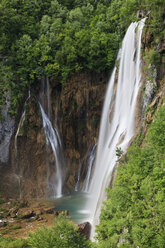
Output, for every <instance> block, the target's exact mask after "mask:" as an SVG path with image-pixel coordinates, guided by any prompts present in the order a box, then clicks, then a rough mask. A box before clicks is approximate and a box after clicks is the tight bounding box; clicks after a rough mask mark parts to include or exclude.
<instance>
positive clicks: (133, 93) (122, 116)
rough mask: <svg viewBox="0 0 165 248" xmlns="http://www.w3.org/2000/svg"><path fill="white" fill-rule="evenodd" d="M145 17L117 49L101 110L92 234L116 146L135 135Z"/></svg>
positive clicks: (124, 146)
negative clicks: (114, 64) (119, 49)
mask: <svg viewBox="0 0 165 248" xmlns="http://www.w3.org/2000/svg"><path fill="white" fill-rule="evenodd" d="M144 22H145V19H143V20H141V21H140V22H138V23H132V24H131V25H130V26H129V28H128V30H127V33H126V35H125V37H124V40H123V43H122V49H121V53H120V64H119V72H118V80H117V85H116V82H115V73H116V67H115V68H114V70H113V73H112V76H111V79H110V82H109V85H108V89H107V93H106V97H105V102H104V107H103V112H102V118H101V126H100V133H99V141H98V148H97V155H96V163H95V168H94V173H93V177H92V180H91V184H90V188H89V198H88V201H87V205H88V208H89V209H90V211H91V214H90V222H91V223H92V227H93V229H92V233H91V236H93V235H94V229H95V225H96V224H98V222H99V215H100V208H101V204H102V201H103V200H104V199H105V188H106V187H107V186H108V184H109V183H110V179H111V172H112V170H113V168H114V166H115V163H116V160H117V158H116V148H117V147H120V148H121V149H122V151H124V152H125V151H126V149H127V147H128V145H129V141H130V140H131V138H132V136H133V135H134V127H135V109H136V100H137V95H138V90H139V87H140V80H141V61H140V48H141V35H142V29H143V26H144Z"/></svg>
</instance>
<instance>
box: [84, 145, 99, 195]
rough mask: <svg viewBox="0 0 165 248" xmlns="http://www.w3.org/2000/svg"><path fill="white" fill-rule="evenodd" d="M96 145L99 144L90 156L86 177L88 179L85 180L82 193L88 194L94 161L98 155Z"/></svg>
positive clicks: (94, 147) (93, 148)
mask: <svg viewBox="0 0 165 248" xmlns="http://www.w3.org/2000/svg"><path fill="white" fill-rule="evenodd" d="M96 145H97V144H95V145H94V146H93V147H92V150H91V152H90V155H89V159H88V171H87V175H86V178H85V180H84V184H83V187H82V191H83V192H88V188H89V183H90V178H91V172H92V167H93V164H94V160H95V155H96Z"/></svg>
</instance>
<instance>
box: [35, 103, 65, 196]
mask: <svg viewBox="0 0 165 248" xmlns="http://www.w3.org/2000/svg"><path fill="white" fill-rule="evenodd" d="M39 106H40V110H41V114H42V120H43V127H44V131H45V136H46V143H47V145H48V144H50V146H51V148H52V151H53V154H54V158H55V163H56V167H55V169H56V171H55V178H54V195H55V197H61V195H62V171H61V169H62V161H61V159H60V157H61V154H62V144H61V139H60V135H59V132H58V130H57V128H53V126H52V123H51V121H50V120H49V118H48V116H47V115H46V113H45V111H44V109H43V107H42V105H41V104H40V103H39Z"/></svg>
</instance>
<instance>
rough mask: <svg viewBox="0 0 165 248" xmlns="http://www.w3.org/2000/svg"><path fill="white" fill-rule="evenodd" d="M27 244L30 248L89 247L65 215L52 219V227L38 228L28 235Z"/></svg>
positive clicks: (88, 243) (87, 242)
mask: <svg viewBox="0 0 165 248" xmlns="http://www.w3.org/2000/svg"><path fill="white" fill-rule="evenodd" d="M28 244H29V246H30V247H32V248H45V247H49V248H78V247H80V248H83V247H84V248H85V247H86V248H89V247H91V245H90V242H89V241H86V240H85V238H84V237H83V236H82V235H81V234H80V232H79V231H78V230H77V228H76V227H74V225H73V223H72V222H71V221H70V220H69V219H68V218H67V217H66V216H62V215H61V216H59V217H58V218H56V219H55V220H54V226H53V227H52V228H46V227H44V226H43V228H41V229H39V230H38V232H36V233H33V234H31V235H30V238H29V241H28Z"/></svg>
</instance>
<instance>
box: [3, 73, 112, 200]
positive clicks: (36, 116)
mask: <svg viewBox="0 0 165 248" xmlns="http://www.w3.org/2000/svg"><path fill="white" fill-rule="evenodd" d="M107 81H108V78H107V77H106V75H105V74H102V75H101V74H99V75H96V74H77V75H75V76H74V77H71V78H70V79H69V80H68V82H67V83H66V84H65V85H61V83H60V81H58V80H52V81H50V83H49V87H48V85H47V82H45V84H44V83H43V81H41V82H39V83H38V85H37V87H36V90H35V91H34V92H33V93H31V97H30V98H28V100H27V102H26V106H24V108H22V113H21V114H20V118H19V121H18V122H17V124H16V125H15V131H14V135H13V136H12V141H11V143H10V160H9V161H6V164H5V168H7V171H6V173H4V172H3V171H2V172H1V174H3V180H2V182H1V189H0V190H1V191H3V189H5V192H8V195H9V196H10V197H28V198H29V197H46V196H52V195H53V180H54V174H55V173H56V169H55V159H54V156H53V153H52V149H51V147H50V145H47V142H46V137H45V132H44V128H43V122H42V115H41V110H40V107H39V103H38V101H40V102H41V103H42V105H43V107H44V109H45V112H46V114H47V115H49V118H50V120H51V123H52V125H53V127H56V128H58V130H59V135H60V137H61V142H62V146H63V154H62V160H63V161H65V162H64V163H63V166H62V168H61V170H62V180H63V192H64V193H67V192H70V191H73V190H74V188H75V184H76V182H77V177H78V171H79V169H80V167H81V164H83V166H82V171H81V175H80V187H81V186H82V182H83V179H84V177H85V176H86V173H87V164H86V163H84V162H83V161H84V160H85V157H86V154H87V153H88V150H89V149H90V147H91V146H92V145H94V144H95V143H96V140H97V135H98V128H99V120H100V115H101V109H102V104H103V100H104V94H105V88H106V84H107ZM60 156H61V155H60ZM3 168H4V166H3Z"/></svg>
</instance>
